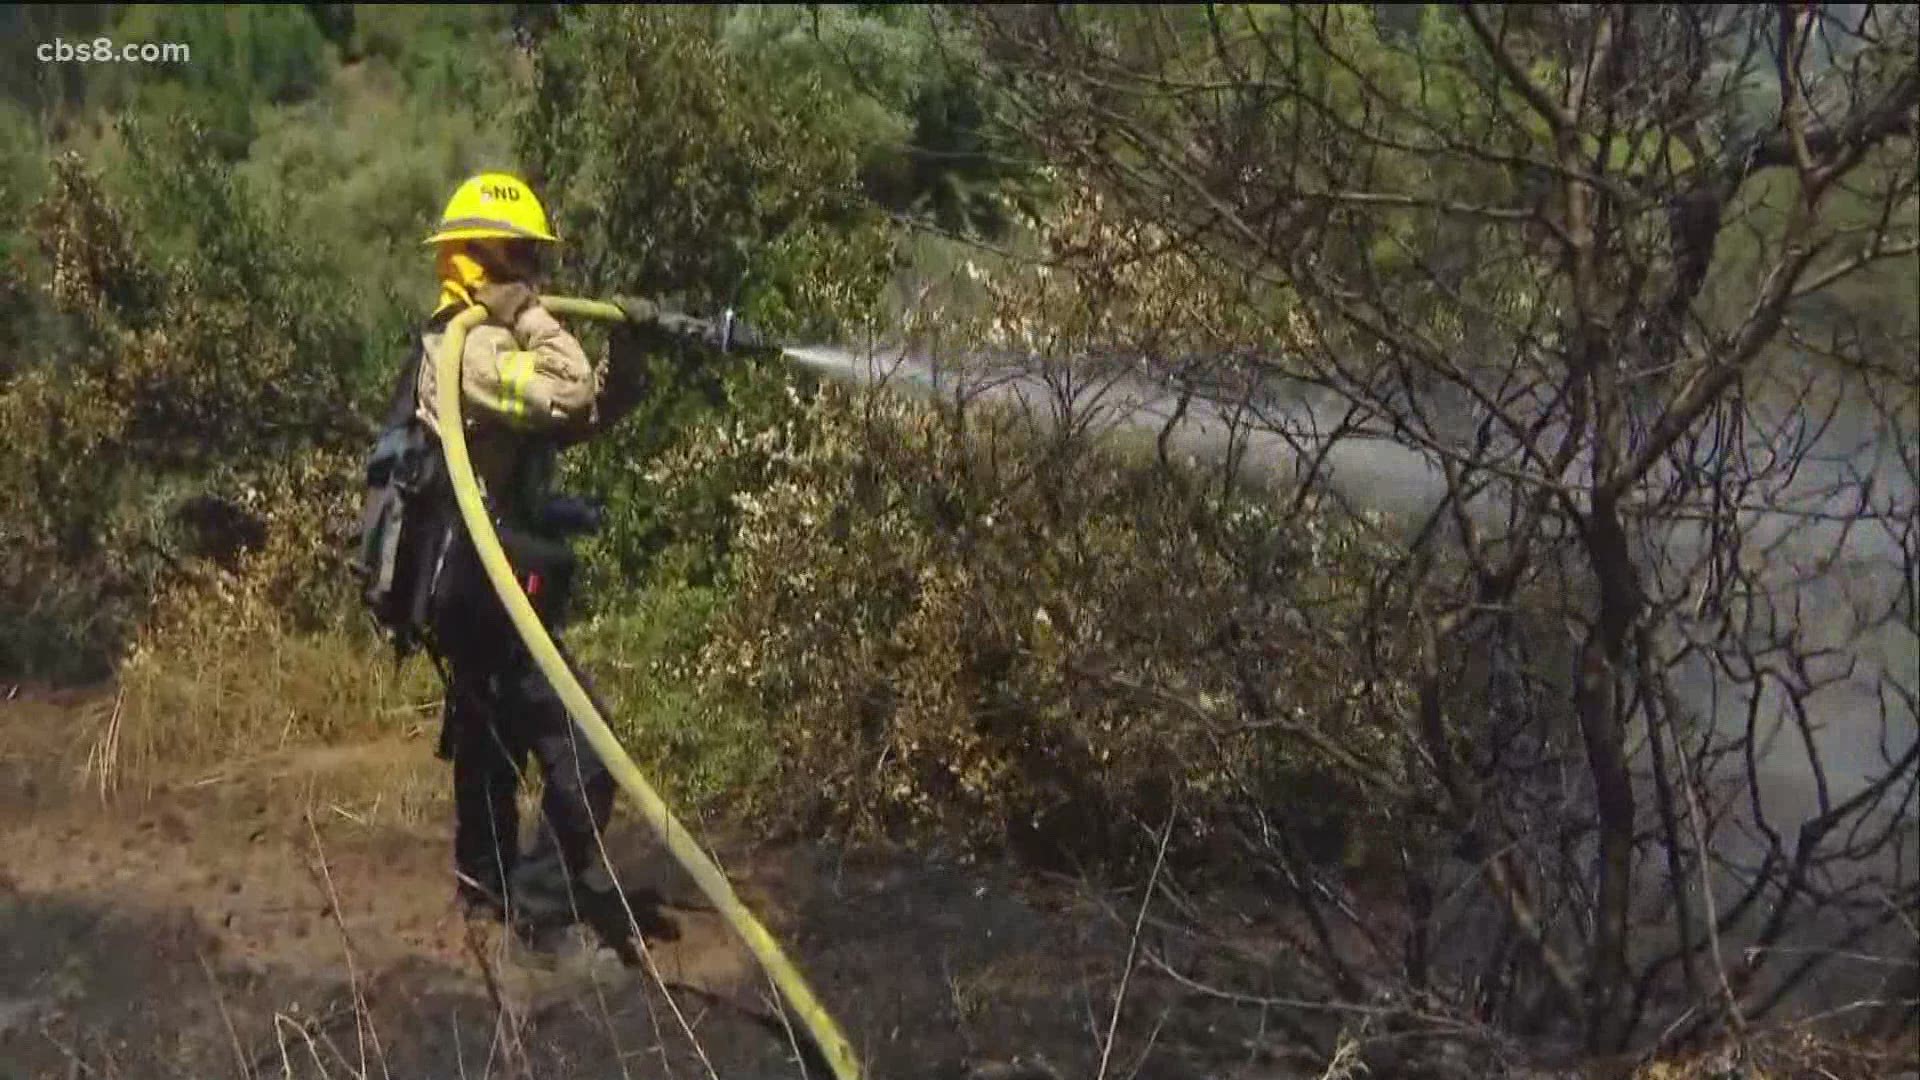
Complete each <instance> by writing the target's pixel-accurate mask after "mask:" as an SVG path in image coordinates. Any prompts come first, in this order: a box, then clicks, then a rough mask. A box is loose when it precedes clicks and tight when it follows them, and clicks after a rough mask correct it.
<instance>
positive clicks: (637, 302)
mask: <svg viewBox="0 0 1920 1080" xmlns="http://www.w3.org/2000/svg"><path fill="white" fill-rule="evenodd" d="M613 306H614V307H617V308H619V309H620V312H621V314H623V315H625V316H626V317H627V320H626V322H625V323H623V324H621V325H623V326H630V327H635V328H639V327H646V326H652V325H653V321H654V318H655V317H656V316H658V315H659V314H660V309H659V308H658V307H655V306H654V303H653V301H651V300H644V299H641V298H640V297H637V296H616V297H614V299H613Z"/></svg>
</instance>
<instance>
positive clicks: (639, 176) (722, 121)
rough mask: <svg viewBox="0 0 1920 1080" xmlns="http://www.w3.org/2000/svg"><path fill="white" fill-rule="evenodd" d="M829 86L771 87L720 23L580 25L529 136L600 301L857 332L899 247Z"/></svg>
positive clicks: (557, 50) (528, 154) (578, 270)
mask: <svg viewBox="0 0 1920 1080" xmlns="http://www.w3.org/2000/svg"><path fill="white" fill-rule="evenodd" d="M822 92H823V90H822V87H821V86H820V85H819V84H818V81H817V80H813V81H807V82H803V83H801V84H799V85H790V86H786V87H784V88H783V89H782V91H781V92H780V93H778V94H770V93H768V92H766V90H765V89H764V88H763V87H761V86H759V85H757V84H756V83H755V82H754V81H753V80H751V79H750V78H748V76H747V73H746V72H744V71H743V70H742V68H741V65H740V64H739V63H738V62H736V61H735V60H733V59H732V58H731V57H729V56H728V55H727V53H726V52H725V51H724V50H722V49H721V48H720V47H719V44H718V43H717V42H716V40H715V39H714V34H713V27H712V17H711V14H710V13H708V12H704V11H699V10H694V9H674V8H631V7H628V8H590V9H585V10H581V11H578V12H577V13H571V14H569V16H568V17H567V18H566V19H565V20H564V21H563V22H562V23H561V26H560V28H559V29H558V30H557V31H556V32H555V33H553V34H552V35H550V36H549V37H547V38H546V39H545V41H544V43H543V47H542V49H541V51H540V54H539V56H538V59H537V61H536V65H535V71H534V90H533V96H532V99H531V101H530V104H529V107H528V108H527V110H526V111H525V112H524V113H523V114H522V116H521V121H520V126H519V129H518V134H519V145H520V149H521V153H522V155H523V157H524V158H525V160H526V161H527V164H528V166H529V168H530V169H531V170H532V172H533V173H534V175H535V177H536V186H537V187H539V189H540V190H541V191H542V193H543V195H544V196H545V197H546V198H547V200H548V202H549V208H550V210H551V211H553V212H554V213H555V216H556V218H557V220H558V221H559V223H560V229H561V233H562V239H563V240H564V241H566V245H565V247H564V248H563V249H562V260H563V264H562V265H563V268H564V271H565V272H566V273H567V274H568V275H570V276H571V279H572V280H574V281H576V282H578V283H579V285H578V287H580V288H583V289H585V290H586V291H588V292H590V293H595V294H603V295H604V294H608V293H616V292H630V293H639V294H643V295H673V296H679V297H681V298H683V299H684V301H685V303H686V304H688V305H689V306H691V307H692V308H694V309H696V310H700V311H709V312H711V311H715V310H718V309H719V308H720V307H722V306H727V305H733V306H736V307H738V308H740V309H741V310H743V311H745V312H746V313H747V314H748V315H749V316H750V317H752V318H753V319H755V320H756V321H757V322H758V323H760V324H761V325H763V326H765V327H766V328H767V329H769V330H771V331H774V332H776V333H805V334H818V333H823V332H831V331H832V330H834V329H835V328H836V327H837V326H839V325H844V324H845V323H847V322H850V321H852V322H856V323H857V320H858V319H859V318H860V317H861V316H862V315H863V314H864V313H865V310H866V307H867V305H869V304H870V303H871V302H872V298H873V297H874V296H876V295H877V294H878V292H879V289H880V287H881V285H882V283H883V282H884V280H885V272H886V269H887V262H888V256H889V243H888V238H887V235H886V232H885V230H884V228H883V227H882V222H881V221H880V220H879V219H878V218H877V217H876V216H875V215H874V214H873V213H872V211H871V210H870V208H868V207H866V206H865V205H863V203H862V201H861V200H860V198H859V197H858V173H859V161H860V145H859V141H858V139H857V138H856V137H854V135H853V134H851V133H850V132H849V128H848V125H847V124H845V123H842V122H840V120H839V119H837V117H836V111H835V109H834V108H833V107H832V106H833V102H832V100H831V98H828V99H826V100H825V101H823V100H822V99H821V93H822Z"/></svg>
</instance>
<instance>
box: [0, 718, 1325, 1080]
mask: <svg viewBox="0 0 1920 1080" xmlns="http://www.w3.org/2000/svg"><path fill="white" fill-rule="evenodd" d="M99 700H100V699H99V698H98V696H97V695H85V694H64V695H53V694H30V693H22V694H21V696H20V697H18V698H16V699H15V700H12V701H8V702H5V703H0V1080H15V1078H25V1077H60V1078H78V1077H105V1078H119V1077H126V1078H136V1077H137V1078H147V1077H182V1078H186V1077H192V1078H196V1080H198V1078H204V1077H241V1076H245V1077H266V1076H273V1077H330V1078H345V1077H363V1076H364V1077H406V1078H423V1080H424V1078H439V1077H447V1078H453V1077H486V1076H496V1077H515V1076H530V1077H643V1076H644V1077H653V1076H674V1077H680V1076H685V1077H700V1076H707V1075H717V1076H719V1077H727V1078H732V1077H746V1078H758V1077H795V1076H801V1075H811V1076H820V1075H823V1073H822V1071H821V1070H820V1069H819V1067H818V1066H817V1065H815V1066H814V1067H813V1068H812V1069H810V1070H805V1063H804V1062H803V1061H801V1060H800V1058H799V1057H798V1056H797V1055H796V1052H795V1047H794V1044H793V1042H792V1041H791V1040H790V1039H789V1037H788V1036H787V1034H786V1031H785V1029H784V1027H783V1025H782V1023H781V1021H780V1019H779V1016H778V1013H777V1010H775V1009H774V1007H773V1005H772V1002H773V999H772V992H771V988H770V986H769V985H768V983H767V982H766V980H765V978H764V976H762V975H760V974H759V973H758V971H757V969H756V968H755V967H754V965H753V964H752V962H751V960H750V958H749V957H748V955H747V954H746V952H745V950H744V949H743V948H741V947H740V946H738V945H737V944H736V943H735V941H734V940H733V939H732V937H731V935H730V934H729V932H728V931H727V929H726V928H725V926H724V925H723V924H722V923H721V921H720V920H719V919H718V917H717V916H716V915H714V914H713V913H712V912H710V911H708V910H703V902H702V901H701V900H700V898H699V897H698V895H697V893H695V892H694V891H693V890H692V887H691V885H690V884H689V883H687V882H686V881H684V880H683V879H682V878H681V876H680V875H679V873H678V871H677V870H676V869H675V868H674V867H672V866H671V864H669V863H666V862H665V860H664V856H661V855H659V854H657V852H656V851H655V850H654V849H653V848H652V846H651V845H650V844H649V843H648V842H647V839H646V837H645V835H644V833H645V829H644V826H643V825H641V824H639V823H638V822H637V821H636V820H635V819H634V818H633V817H632V816H631V815H628V816H627V817H625V818H623V819H622V820H621V821H620V822H619V823H618V825H617V826H616V828H615V829H614V831H613V832H612V834H611V835H610V837H609V846H610V848H611V849H612V850H613V851H614V852H615V855H616V863H617V864H618V865H619V866H621V867H622V871H623V874H622V876H623V878H624V879H625V883H626V884H628V885H630V886H632V885H635V884H636V883H638V884H642V885H644V886H646V887H650V888H652V889H655V890H657V892H658V893H659V895H660V896H661V898H662V901H661V907H660V909H659V913H660V914H661V915H662V916H664V917H665V918H666V919H667V920H669V922H670V923H671V925H672V927H673V929H674V930H675V931H676V932H677V940H671V941H669V940H657V941H654V942H653V943H652V945H651V947H650V949H649V955H650V957H651V959H652V961H653V967H654V971H655V972H657V978H656V977H655V975H654V974H653V973H650V972H648V971H647V970H646V968H645V966H644V965H642V966H640V967H629V966H625V965H622V964H620V963H619V962H618V961H617V960H613V959H611V958H610V957H609V958H606V959H605V960H604V961H603V962H598V963H593V964H589V965H584V966H580V967H576V968H575V969H573V970H567V971H561V972H545V971H540V970H537V969H534V968H530V967H527V966H525V965H522V964H518V963H515V962H514V961H513V959H512V958H511V957H507V956H503V955H502V950H501V949H500V948H499V947H498V943H497V942H496V941H495V940H494V939H493V938H492V937H491V936H489V937H486V938H483V939H478V940H476V939H473V938H470V937H469V936H468V933H467V931H466V930H465V929H464V923H463V922H462V920H460V919H459V918H458V916H457V915H456V913H455V910H454V908H453V904H452V882H451V876H450V870H449V864H450V858H451V855H450V823H449V822H447V821H445V820H443V819H441V818H440V816H439V815H437V814H424V815H416V818H417V820H416V821H415V822H414V823H412V824H402V823H387V824H381V823H380V822H379V820H378V819H377V816H376V818H375V819H374V820H369V819H366V818H364V817H362V816H359V815H355V814H353V813H351V812H350V811H348V810H346V809H341V808H340V807H339V806H338V805H337V804H334V805H329V804H328V802H327V800H326V799H325V798H324V797H323V796H316V795H315V794H314V792H315V791H316V790H319V787H317V786H316V784H315V780H316V778H324V777H325V776H327V775H328V774H337V773H343V772H357V773H369V772H372V773H376V774H377V773H379V771H380V770H382V769H384V770H388V771H389V772H391V771H392V770H394V769H396V768H398V769H402V770H404V769H415V770H417V771H419V773H420V774H421V775H424V776H426V777H428V778H433V777H435V776H437V777H438V782H439V783H445V782H446V779H445V775H444V773H436V772H435V769H436V768H437V763H435V762H434V761H433V759H432V751H431V746H430V743H429V740H427V739H424V738H413V739H397V740H394V741H391V742H385V743H376V744H368V745H364V746H353V747H327V748H318V749H312V750H306V751H300V750H295V751H292V752H288V753H282V754H280V755H277V756H275V757H273V758H271V759H263V761H260V762H253V763H241V764H236V765H234V766H231V767H228V768H225V769H223V770H221V771H220V772H219V773H218V774H215V775H210V776H209V775H200V776H186V775H183V776H181V777H179V778H176V779H174V780H172V781H171V782H163V783H157V784H154V785H153V786H152V788H151V790H148V791H142V792H138V793H128V792H125V791H122V792H119V793H116V794H113V795H111V796H110V797H102V796H101V794H100V793H99V792H98V791H97V790H96V789H95V788H94V787H93V786H90V785H89V784H88V783H87V782H85V781H83V779H82V767H81V766H82V762H83V761H84V757H85V754H84V749H85V748H84V743H85V741H86V735H85V733H86V732H87V731H88V730H89V728H88V722H89V719H88V718H89V717H97V715H98V710H99V707H100V706H99ZM89 710H91V711H89ZM709 839H710V840H711V841H713V842H714V844H715V848H716V852H717V854H718V856H719V857H720V859H721V861H722V863H723V865H725V866H727V867H728V869H729V872H730V874H731V875H732V876H733V879H734V881H735V885H736V887H737V888H738V890H739V892H740V894H741V896H742V898H743V899H745V900H746V901H747V903H748V904H749V905H750V906H752V907H753V908H754V910H755V911H757V912H758V913H760V915H761V916H762V918H763V919H765V920H766V921H767V922H768V924H769V926H770V927H771V928H772V929H773V931H774V933H775V935H776V937H778V938H779V939H780V940H781V941H782V943H783V945H784V946H785V947H786V948H787V949H788V950H789V952H790V954H791V955H793V956H794V957H795V959H796V960H797V961H798V962H799V963H800V965H801V967H802V969H803V970H804V971H805V972H806V973H807V974H808V977H809V979H810V981H811V982H812V984H813V986H814V988H815V990H816V992H818V993H819V994H820V996H821V997H822V998H823V999H824V1000H825V1001H827V1002H828V1003H829V1005H830V1007H831V1008H832V1009H833V1011H834V1013H835V1015H836V1016H837V1017H838V1019H839V1020H840V1022H841V1023H842V1025H843V1026H844V1027H845V1028H846V1030H847V1032H848V1035H849V1036H850V1038H851V1039H852V1040H853V1042H854V1044H855V1046H856V1047H857V1048H858V1049H859V1051H860V1054H861V1057H862V1060H863V1062H864V1063H865V1065H866V1068H867V1073H868V1075H870V1076H874V1077H933V1078H937V1077H964V1076H969V1075H973V1076H1001V1077H1014V1076H1022V1075H1028V1076H1049V1075H1052V1076H1058V1077H1075V1076H1093V1075H1095V1074H1096V1072H1097V1071H1098V1061H1099V1056H1100V1055H1099V1048H1100V1045H1101V1042H1100V1040H1101V1035H1099V1034H1096V1031H1098V1032H1100V1033H1102V1034H1103V1033H1104V1032H1105V1030H1106V1027H1107V1022H1108V1014H1109V1010H1110V1008H1111V1002H1112V993H1113V987H1114V985H1115V981H1116V978H1117V976H1118V969H1119V967H1120V966H1121V964H1122V963H1123V960H1122V958H1123V957H1124V955H1125V951H1126V944H1127V937H1128V935H1127V928H1126V927H1125V926H1123V925H1121V923H1120V921H1118V920H1116V919H1114V918H1113V917H1111V914H1110V913H1103V912H1101V911H1099V910H1098V909H1097V908H1095V907H1094V906H1092V905H1089V904H1088V903H1086V902H1085V901H1084V899H1082V898H1081V895H1080V894H1079V893H1078V892H1077V891H1075V890H1073V889H1071V888H1070V887H1068V886H1066V885H1063V884H1056V885H1053V886H1049V885H1046V884H1044V883H1042V884H1035V883H1034V882H1033V881H1031V880H1022V879H1020V878H1018V877H1016V876H1015V875H1014V874H1013V873H1012V872H1011V871H1010V870H1008V869H1006V868H996V867H991V866H988V867H980V866H971V867H969V866H961V865H956V864H951V863H940V862H937V861H933V860H929V859H926V858H922V857H910V856H907V855H903V854H899V853H884V852H872V851H862V852H846V851H835V850H830V849H827V848H824V847H810V846H783V847H773V846H765V845H756V844H752V843H748V842H745V841H744V840H743V839H742V838H739V837H733V838H727V837H710V838H709ZM1128 915H1129V916H1130V915H1131V912H1129V913H1128ZM603 955H604V954H603ZM1190 997H1191V995H1190V994H1189V993H1188V992H1186V991H1183V990H1181V988H1179V987H1178V986H1175V985H1173V984H1172V983H1171V982H1168V981H1166V980H1163V979H1160V978H1156V977H1154V976H1153V975H1152V974H1151V973H1150V972H1147V971H1146V970H1144V969H1143V970H1141V971H1137V972H1136V973H1135V976H1134V979H1133V982H1132V985H1131V988H1130V992H1129V997H1128V1005H1127V1011H1126V1013H1125V1014H1124V1022H1123V1023H1122V1024H1121V1025H1120V1027H1121V1037H1120V1039H1119V1040H1118V1042H1117V1043H1116V1049H1115V1051H1114V1053H1113V1056H1112V1062H1111V1063H1110V1071H1109V1073H1108V1075H1111V1076H1115V1077H1126V1076H1129V1075H1133V1076H1138V1077H1143V1078H1150V1077H1170V1078H1180V1077H1190V1076H1222V1077H1268V1078H1280V1077H1288V1076H1294V1075H1301V1074H1302V1073H1301V1071H1300V1070H1298V1069H1282V1068H1281V1066H1280V1063H1278V1062H1275V1061H1273V1060H1272V1059H1271V1058H1270V1057H1268V1056H1267V1055H1266V1054H1265V1053H1264V1052H1249V1051H1248V1050H1247V1049H1246V1047H1248V1046H1249V1045H1252V1044H1251V1043H1250V1041H1249V1040H1250V1039H1253V1038H1254V1037H1256V1036H1257V1034H1258V1030H1257V1028H1256V1027H1255V1026H1253V1025H1254V1024H1255V1020H1254V1019H1253V1018H1246V1017H1242V1016H1241V1013H1243V1012H1244V1010H1242V1011H1241V1012H1233V1011H1231V1010H1229V1011H1228V1012H1225V1013H1223V1014H1222V1015H1221V1016H1220V1017H1217V1018H1208V1017H1207V1016H1205V1015H1204V1011H1202V1012H1196V1011H1195V1010H1194V1009H1193V1008H1189V1006H1190V1005H1192V1004H1193V1003H1192V1002H1191V1001H1189V1000H1188V999H1189V998H1190ZM1236 1018H1239V1019H1236ZM689 1033H691V1037H690V1036H689ZM696 1040H697V1043H698V1046H699V1049H698V1050H696V1048H695V1042H696ZM701 1054H704V1055H705V1057H706V1062H707V1063H710V1070H709V1066H708V1064H703V1062H702V1060H701V1057H700V1055H701ZM1036 1062H1037V1063H1039V1065H1038V1066H1035V1063H1036ZM1008 1066H1012V1067H1008ZM803 1070H805V1071H803ZM1318 1072H1319V1070H1318V1069H1313V1070H1312V1071H1311V1072H1310V1073H1306V1075H1317V1074H1318Z"/></svg>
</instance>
